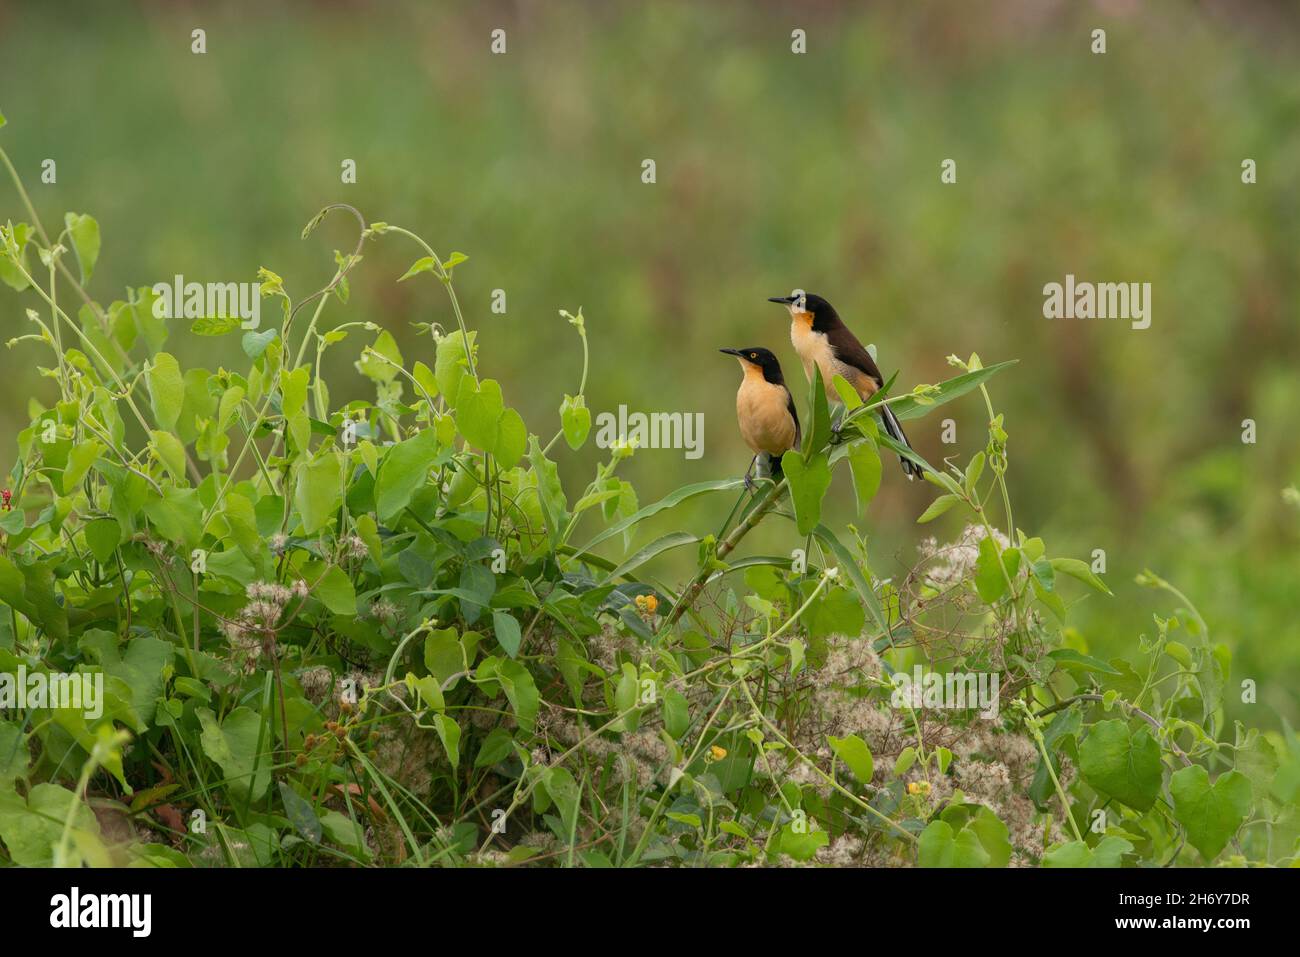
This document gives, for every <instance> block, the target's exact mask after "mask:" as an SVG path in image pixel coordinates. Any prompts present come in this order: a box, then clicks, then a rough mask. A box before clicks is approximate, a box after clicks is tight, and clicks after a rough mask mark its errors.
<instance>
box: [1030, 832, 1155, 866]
mask: <svg viewBox="0 0 1300 957" xmlns="http://www.w3.org/2000/svg"><path fill="white" fill-rule="evenodd" d="M1132 850H1133V844H1132V842H1130V841H1126V840H1125V839H1124V838H1122V837H1118V836H1116V835H1114V834H1112V835H1109V836H1107V837H1103V838H1102V839H1101V840H1100V841H1098V842H1097V846H1096V847H1095V848H1094V847H1089V846H1088V845H1087V844H1085V843H1084V842H1083V841H1070V842H1069V843H1068V844H1062V845H1061V846H1060V847H1057V848H1053V849H1052V850H1050V851H1048V852H1047V853H1046V854H1044V855H1043V866H1044V867H1119V866H1120V865H1121V863H1122V858H1123V857H1124V855H1125V854H1128V853H1130V852H1131V851H1132Z"/></svg>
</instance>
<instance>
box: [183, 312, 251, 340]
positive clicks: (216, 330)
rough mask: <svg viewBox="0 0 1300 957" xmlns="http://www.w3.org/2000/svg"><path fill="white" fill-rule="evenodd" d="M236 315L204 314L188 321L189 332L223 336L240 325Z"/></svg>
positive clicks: (199, 334) (200, 334)
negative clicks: (199, 317)
mask: <svg viewBox="0 0 1300 957" xmlns="http://www.w3.org/2000/svg"><path fill="white" fill-rule="evenodd" d="M242 321H243V320H241V319H240V318H239V317H238V316H204V317H202V318H201V319H195V320H194V321H193V322H191V323H190V332H192V333H194V334H195V335H196V336H224V335H227V334H228V333H231V332H234V331H235V330H237V329H238V328H239V327H240V324H241V322H242Z"/></svg>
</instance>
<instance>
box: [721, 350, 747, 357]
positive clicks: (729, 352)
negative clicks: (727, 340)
mask: <svg viewBox="0 0 1300 957" xmlns="http://www.w3.org/2000/svg"><path fill="white" fill-rule="evenodd" d="M718 351H719V352H723V353H726V354H727V355H729V356H736V357H737V358H744V355H743V353H742V352H741V351H740V350H739V349H719V350H718Z"/></svg>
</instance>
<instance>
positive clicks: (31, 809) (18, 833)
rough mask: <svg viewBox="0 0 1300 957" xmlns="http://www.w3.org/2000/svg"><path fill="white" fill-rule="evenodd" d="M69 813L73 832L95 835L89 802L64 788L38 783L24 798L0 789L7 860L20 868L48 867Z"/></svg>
mask: <svg viewBox="0 0 1300 957" xmlns="http://www.w3.org/2000/svg"><path fill="white" fill-rule="evenodd" d="M74 808H75V810H73V809H74ZM69 813H71V815H72V823H73V825H74V826H75V827H76V829H77V830H76V831H75V832H74V833H77V834H80V833H87V834H90V835H98V833H99V824H98V822H97V821H96V819H95V814H94V812H93V811H92V810H91V808H90V805H89V804H87V803H85V802H84V801H81V800H80V799H78V797H77V796H76V795H75V794H73V793H72V792H71V791H69V790H68V789H67V788H62V787H59V786H58V785H57V784H37V785H36V786H35V787H33V788H32V790H31V793H30V794H28V795H27V797H26V798H25V799H24V798H23V797H22V796H21V795H19V794H17V793H16V792H14V791H12V790H8V789H6V790H3V791H0V839H2V840H3V841H4V843H5V847H7V848H8V849H9V858H10V860H12V861H13V863H14V864H17V865H18V866H19V867H50V866H51V865H52V864H53V859H54V849H55V848H56V847H57V846H58V844H59V841H60V838H61V837H62V835H63V825H64V822H65V821H66V820H67V819H68V816H69Z"/></svg>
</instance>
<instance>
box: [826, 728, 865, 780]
mask: <svg viewBox="0 0 1300 957" xmlns="http://www.w3.org/2000/svg"><path fill="white" fill-rule="evenodd" d="M826 740H827V741H829V742H830V745H831V750H832V751H834V752H835V756H836V757H837V758H839V759H840V760H841V761H843V762H844V763H845V764H846V765H848V768H849V770H850V771H852V772H853V776H854V777H855V778H857V779H858V780H859V781H861V782H862V783H863V784H870V783H871V775H872V774H873V773H874V771H875V762H874V761H873V760H872V758H871V749H870V748H868V747H867V743H866V742H865V741H863V740H862V739H861V738H859V737H858V736H857V735H856V734H850V735H849V736H848V737H845V738H837V737H835V736H834V735H831V736H829V737H828V738H827V739H826Z"/></svg>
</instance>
